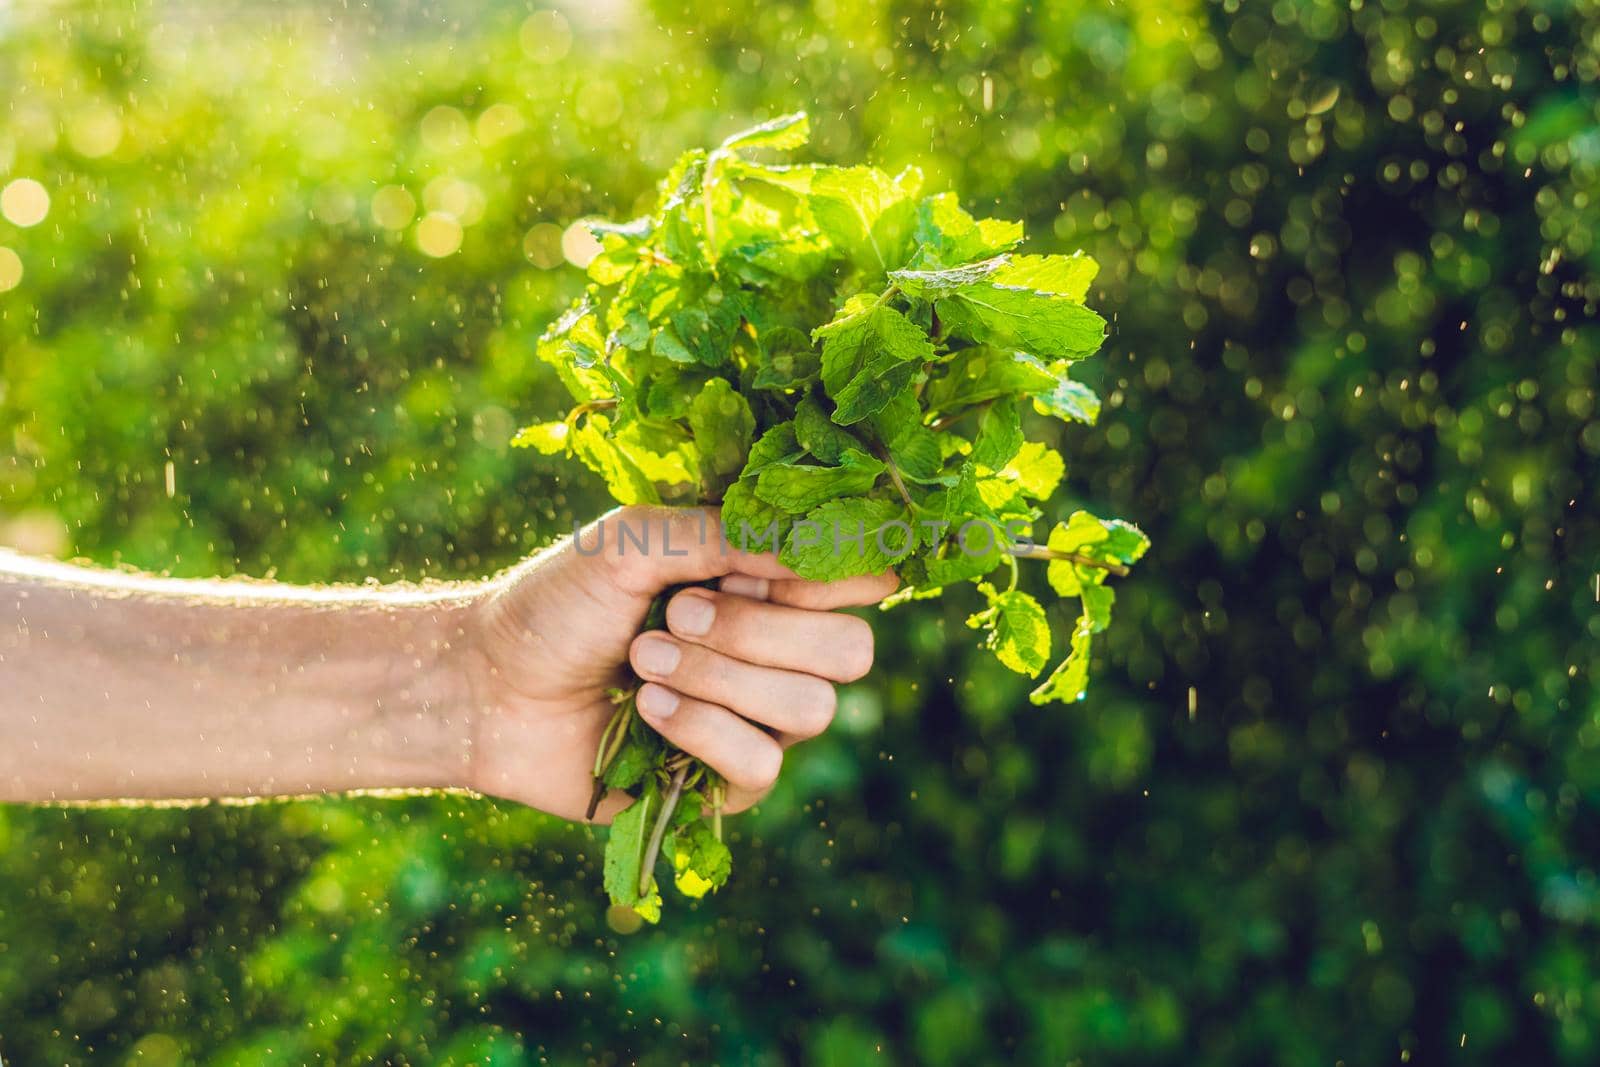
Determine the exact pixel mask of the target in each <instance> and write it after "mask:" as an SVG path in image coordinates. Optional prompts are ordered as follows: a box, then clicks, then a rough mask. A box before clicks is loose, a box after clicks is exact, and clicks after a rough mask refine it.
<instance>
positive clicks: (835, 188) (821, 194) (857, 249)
mask: <svg viewBox="0 0 1600 1067" xmlns="http://www.w3.org/2000/svg"><path fill="white" fill-rule="evenodd" d="M921 185H922V173H921V172H920V171H918V170H916V169H915V168H908V169H906V170H904V171H901V172H900V173H899V174H897V175H894V176H893V177H891V176H890V175H888V174H886V173H885V172H883V171H881V170H879V169H878V168H876V167H827V168H822V169H820V170H818V171H816V172H815V173H814V175H813V177H812V179H811V181H810V183H809V189H808V192H809V193H810V205H811V214H812V216H813V217H814V218H815V219H816V220H817V226H818V228H819V229H821V230H822V233H823V235H824V236H825V237H827V239H828V241H829V242H830V243H831V244H832V245H833V246H834V247H835V248H837V249H839V250H840V251H841V252H843V253H844V254H845V255H846V256H847V257H849V259H850V260H851V262H853V263H854V264H855V265H856V266H857V267H860V268H861V269H862V270H864V271H868V272H870V273H874V274H880V275H881V274H883V273H885V272H887V271H891V270H894V269H895V268H897V267H900V266H902V265H903V264H904V263H905V261H906V257H907V256H908V255H909V253H910V245H911V229H912V226H913V225H914V224H915V221H916V201H915V200H914V199H913V197H915V196H916V193H917V190H918V189H919V188H920V187H921Z"/></svg>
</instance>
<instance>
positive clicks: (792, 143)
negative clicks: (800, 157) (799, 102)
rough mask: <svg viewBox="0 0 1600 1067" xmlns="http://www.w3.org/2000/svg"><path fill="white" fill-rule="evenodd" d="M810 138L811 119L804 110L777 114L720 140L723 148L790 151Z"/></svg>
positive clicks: (799, 146)
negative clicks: (788, 113) (775, 116)
mask: <svg viewBox="0 0 1600 1067" xmlns="http://www.w3.org/2000/svg"><path fill="white" fill-rule="evenodd" d="M809 140H811V119H810V118H809V117H808V116H807V115H806V113H805V112H804V111H796V112H794V113H793V114H791V115H779V116H778V117H777V118H775V119H768V120H767V121H766V122H763V123H761V124H760V125H757V126H752V127H750V128H749V129H748V130H741V131H739V132H738V133H736V134H733V135H732V136H730V137H728V138H727V139H726V140H724V141H723V142H722V146H721V147H723V148H725V149H745V148H772V149H776V150H778V151H784V152H787V151H790V150H792V149H795V148H801V147H803V146H804V145H805V143H806V142H807V141H809Z"/></svg>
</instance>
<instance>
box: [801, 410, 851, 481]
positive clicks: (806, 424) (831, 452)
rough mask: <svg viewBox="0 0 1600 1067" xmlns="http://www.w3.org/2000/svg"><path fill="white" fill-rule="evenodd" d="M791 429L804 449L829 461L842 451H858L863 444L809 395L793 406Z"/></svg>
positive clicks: (823, 460) (831, 461)
mask: <svg viewBox="0 0 1600 1067" xmlns="http://www.w3.org/2000/svg"><path fill="white" fill-rule="evenodd" d="M794 433H795V437H797V438H799V440H800V444H801V446H802V447H804V448H805V450H806V451H807V452H810V453H811V454H812V455H813V456H816V457H817V458H818V459H819V460H821V461H822V462H823V463H827V464H830V465H832V464H837V463H838V462H839V457H840V456H841V455H843V454H844V453H845V451H847V450H849V449H855V450H857V451H861V450H862V447H863V446H862V444H861V441H860V439H859V438H857V437H856V436H855V435H854V434H852V433H850V431H848V430H845V429H841V428H840V427H839V426H838V425H836V424H835V423H834V421H833V420H832V419H830V418H829V417H828V415H827V413H826V412H824V411H823V410H822V405H820V404H818V403H817V402H816V401H815V400H813V399H811V398H810V397H806V398H805V399H804V400H802V401H800V405H799V406H798V407H797V408H795V412H794Z"/></svg>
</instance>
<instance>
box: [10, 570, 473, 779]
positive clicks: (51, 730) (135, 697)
mask: <svg viewBox="0 0 1600 1067" xmlns="http://www.w3.org/2000/svg"><path fill="white" fill-rule="evenodd" d="M472 593H473V589H472V588H471V587H454V588H449V589H441V590H438V591H418V590H405V591H399V590H387V591H386V590H359V589H358V590H306V589H296V588H294V587H285V586H278V585H270V584H265V583H260V584H257V583H247V584H241V583H231V582H229V583H224V582H182V581H173V580H163V579H151V578H144V577H139V576H130V575H125V574H119V573H113V572H103V571H85V570H82V569H79V568H74V567H67V566H62V565H58V564H50V563H42V562H38V561H34V560H27V559H22V558H19V557H15V556H10V555H6V554H4V553H0V800H8V801H50V800H94V799H112V798H122V797H129V798H134V797H137V798H156V797H162V798H185V797H218V796H262V795H274V794H298V793H312V792H321V791H332V790H346V789H385V788H423V787H438V786H450V785H457V784H461V783H462V782H463V781H465V780H466V768H467V761H468V760H469V758H470V745H471V724H470V722H469V721H468V719H467V716H468V714H469V709H470V707H471V700H470V695H469V694H468V693H466V692H465V688H464V687H465V682H464V681H463V678H464V673H463V672H462V671H461V670H459V669H456V664H455V662H454V661H455V658H456V657H457V656H458V655H459V654H460V651H459V648H458V646H459V645H460V643H461V642H460V641H459V640H458V638H459V636H460V632H461V628H462V624H463V618H464V615H465V612H466V610H467V608H466V605H467V603H468V602H469V599H470V597H471V595H472Z"/></svg>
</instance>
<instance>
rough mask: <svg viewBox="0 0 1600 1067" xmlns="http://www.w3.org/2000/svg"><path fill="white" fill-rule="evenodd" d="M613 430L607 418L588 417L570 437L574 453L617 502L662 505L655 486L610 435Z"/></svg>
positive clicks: (600, 416) (599, 416) (598, 416)
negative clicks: (599, 479) (601, 480)
mask: <svg viewBox="0 0 1600 1067" xmlns="http://www.w3.org/2000/svg"><path fill="white" fill-rule="evenodd" d="M610 428H611V424H610V421H609V420H607V419H606V417H605V416H604V415H589V416H587V417H586V418H585V419H584V420H583V424H582V425H581V426H579V427H578V429H577V430H576V431H575V432H574V433H573V434H572V435H571V441H572V450H573V452H574V453H575V454H576V455H577V457H578V458H579V459H581V460H583V463H584V466H586V467H588V468H589V469H590V470H592V471H594V472H595V473H596V474H598V475H600V477H602V478H604V479H605V482H606V488H607V489H608V490H610V492H611V496H612V497H613V498H614V499H615V500H616V501H617V503H619V504H659V503H661V495H660V494H659V493H657V492H656V487H655V483H654V482H653V481H652V480H651V479H650V478H649V477H648V476H647V475H646V474H645V472H644V471H642V470H640V469H639V465H638V464H637V463H635V462H634V461H633V459H632V458H630V457H629V456H628V455H627V454H626V453H624V452H623V451H622V450H620V449H619V448H617V446H616V444H615V443H614V442H613V441H612V440H611V438H610V437H608V436H607V431H608V430H609V429H610Z"/></svg>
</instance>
